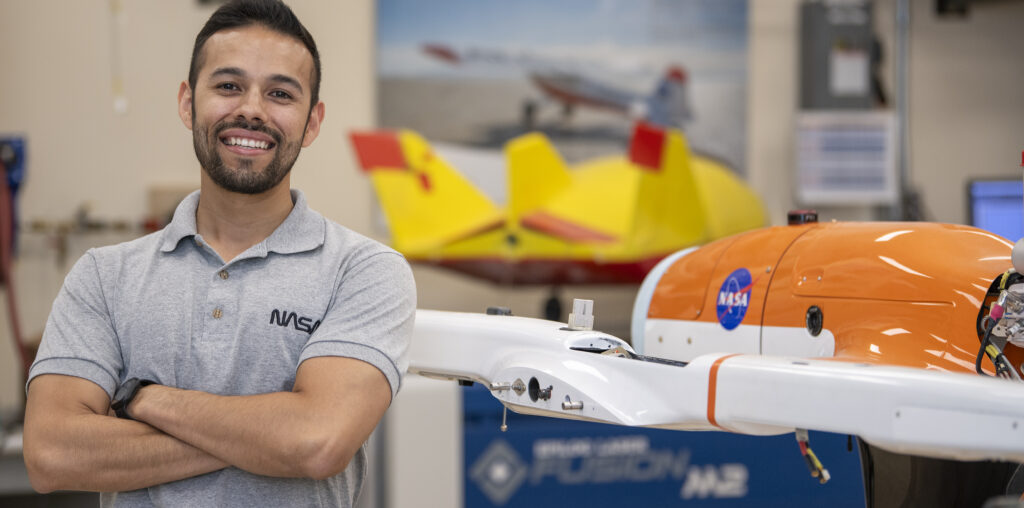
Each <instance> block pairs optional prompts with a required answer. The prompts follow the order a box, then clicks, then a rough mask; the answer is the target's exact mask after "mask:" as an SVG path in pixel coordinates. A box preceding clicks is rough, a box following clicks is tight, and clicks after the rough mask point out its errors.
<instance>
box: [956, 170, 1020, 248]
mask: <svg viewBox="0 0 1024 508" xmlns="http://www.w3.org/2000/svg"><path fill="white" fill-rule="evenodd" d="M967 200H968V204H969V207H970V208H969V210H970V212H969V213H970V222H971V225H973V226H975V227H977V228H981V229H984V230H986V231H991V232H993V233H996V234H998V235H1001V236H1003V237H1005V238H1007V239H1008V240H1010V241H1011V242H1016V241H1017V240H1019V239H1021V238H1022V237H1024V181H1022V180H1021V178H1007V179H1005V180H995V179H987V180H972V181H970V182H968V184H967Z"/></svg>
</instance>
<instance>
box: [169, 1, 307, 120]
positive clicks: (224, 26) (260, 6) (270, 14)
mask: <svg viewBox="0 0 1024 508" xmlns="http://www.w3.org/2000/svg"><path fill="white" fill-rule="evenodd" d="M249 25H260V26H263V27H266V28H269V29H271V30H273V31H275V32H278V33H281V34H284V35H288V36H291V37H294V38H296V39H298V40H299V42H301V43H302V44H303V45H305V46H306V49H308V50H309V54H311V55H313V76H311V82H310V88H312V100H311V101H310V103H309V107H310V108H312V107H313V106H315V105H316V103H317V102H319V100H320V53H319V52H318V51H317V50H316V42H313V36H312V35H310V33H309V30H306V27H304V26H302V22H300V21H299V18H297V17H295V13H293V12H292V10H291V8H289V7H288V6H287V5H285V4H284V2H282V1H281V0H231V1H230V2H228V3H226V4H224V5H222V6H221V7H220V8H219V9H217V11H216V12H214V13H213V15H212V16H210V19H208V20H207V21H206V24H205V25H203V29H202V30H200V31H199V35H196V43H195V46H193V47H192V61H191V63H190V64H189V69H188V86H189V88H191V89H192V90H193V93H195V89H196V80H197V79H198V78H199V68H200V67H202V65H203V56H202V51H203V46H205V45H206V40H207V39H209V38H210V36H212V35H213V34H215V33H217V32H220V31H221V30H230V29H232V28H241V27H246V26H249Z"/></svg>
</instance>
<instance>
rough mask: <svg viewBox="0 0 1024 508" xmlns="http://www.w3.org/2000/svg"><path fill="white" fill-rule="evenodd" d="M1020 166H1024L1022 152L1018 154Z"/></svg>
mask: <svg viewBox="0 0 1024 508" xmlns="http://www.w3.org/2000/svg"><path fill="white" fill-rule="evenodd" d="M1020 165H1021V166H1024V152H1021V153H1020Z"/></svg>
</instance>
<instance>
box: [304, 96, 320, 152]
mask: <svg viewBox="0 0 1024 508" xmlns="http://www.w3.org/2000/svg"><path fill="white" fill-rule="evenodd" d="M323 121H324V103H323V101H320V102H318V103H316V106H313V109H311V110H310V111H309V119H308V120H306V134H305V135H303V136H302V147H303V148H305V147H307V146H309V145H312V144H313V140H314V139H316V137H317V136H319V135H320V124H321V123H323Z"/></svg>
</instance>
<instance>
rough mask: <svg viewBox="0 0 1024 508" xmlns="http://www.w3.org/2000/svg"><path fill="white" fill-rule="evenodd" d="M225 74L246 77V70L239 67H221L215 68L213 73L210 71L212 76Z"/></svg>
mask: <svg viewBox="0 0 1024 508" xmlns="http://www.w3.org/2000/svg"><path fill="white" fill-rule="evenodd" d="M225 74H226V75H228V76H237V77H240V78H241V77H245V71H243V70H242V69H239V68H238V67H220V68H218V69H216V70H214V71H213V72H212V73H210V77H211V78H214V77H217V76H222V75H225Z"/></svg>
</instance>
